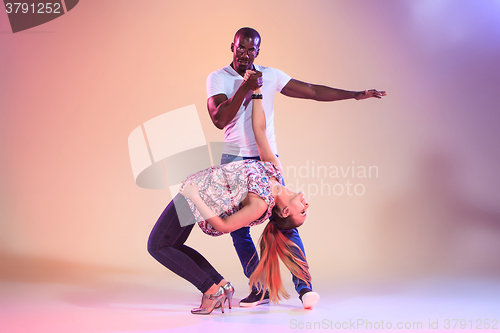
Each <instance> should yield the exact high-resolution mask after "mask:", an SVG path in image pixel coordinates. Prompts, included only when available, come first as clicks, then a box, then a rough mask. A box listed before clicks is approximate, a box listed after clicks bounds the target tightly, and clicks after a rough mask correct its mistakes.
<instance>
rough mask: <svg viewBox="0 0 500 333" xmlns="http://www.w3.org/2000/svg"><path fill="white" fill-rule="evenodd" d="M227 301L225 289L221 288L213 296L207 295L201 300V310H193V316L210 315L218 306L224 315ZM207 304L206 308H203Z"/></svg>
mask: <svg viewBox="0 0 500 333" xmlns="http://www.w3.org/2000/svg"><path fill="white" fill-rule="evenodd" d="M225 299H226V294H225V293H224V288H222V287H219V290H217V292H216V293H215V294H213V295H205V294H203V297H202V298H201V305H200V307H199V308H196V309H193V310H191V313H192V314H201V315H208V314H211V313H212V311H213V310H214V309H215V308H216V307H217V306H218V305H220V306H221V309H222V313H224V300H225ZM203 303H205V306H203Z"/></svg>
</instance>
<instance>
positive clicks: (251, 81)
mask: <svg viewBox="0 0 500 333" xmlns="http://www.w3.org/2000/svg"><path fill="white" fill-rule="evenodd" d="M243 81H244V82H245V84H246V85H247V87H248V88H249V89H250V90H257V89H259V88H260V87H262V72H259V71H251V70H247V71H246V73H245V76H244V77H243Z"/></svg>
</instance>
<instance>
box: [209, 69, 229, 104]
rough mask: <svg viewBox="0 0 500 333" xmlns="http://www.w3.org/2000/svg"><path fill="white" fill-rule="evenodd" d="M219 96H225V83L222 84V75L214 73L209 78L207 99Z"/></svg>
mask: <svg viewBox="0 0 500 333" xmlns="http://www.w3.org/2000/svg"><path fill="white" fill-rule="evenodd" d="M219 94H225V92H224V83H223V82H222V78H221V77H220V75H217V73H216V72H213V73H211V74H210V75H209V76H208V77H207V98H210V97H212V96H215V95H219Z"/></svg>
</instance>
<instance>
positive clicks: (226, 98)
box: [207, 28, 385, 308]
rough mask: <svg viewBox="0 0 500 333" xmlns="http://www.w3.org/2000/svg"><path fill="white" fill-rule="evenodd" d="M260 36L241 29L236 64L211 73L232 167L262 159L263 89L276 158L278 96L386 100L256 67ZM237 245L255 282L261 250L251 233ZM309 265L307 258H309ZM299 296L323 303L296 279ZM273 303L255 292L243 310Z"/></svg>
mask: <svg viewBox="0 0 500 333" xmlns="http://www.w3.org/2000/svg"><path fill="white" fill-rule="evenodd" d="M260 41H261V38H260V35H259V33H258V32H257V31H256V30H254V29H252V28H241V29H240V30H238V31H237V32H236V34H235V36H234V41H233V43H231V52H233V61H232V63H231V64H230V65H229V66H226V67H224V68H221V69H219V70H217V71H215V72H213V73H211V74H210V75H209V76H208V78H207V94H208V100H207V107H208V111H209V113H210V117H211V119H212V121H213V123H214V125H215V126H216V127H217V128H219V129H224V133H225V143H226V144H225V145H224V151H223V155H222V160H221V163H222V164H224V163H229V162H232V161H236V160H241V159H248V158H252V159H258V156H259V152H258V150H257V145H256V143H255V137H254V134H253V131H252V123H251V115H252V104H251V101H252V92H253V90H255V89H257V88H259V87H261V90H262V95H263V96H264V98H263V105H264V111H265V113H266V121H267V136H268V139H269V142H270V145H271V149H272V150H273V152H274V154H277V153H278V151H277V147H276V141H275V135H274V109H273V101H274V92H275V91H279V92H281V93H282V94H283V95H285V96H289V97H295V98H303V99H313V100H317V101H337V100H343V99H350V98H354V99H356V100H360V99H366V98H370V97H375V98H382V96H385V92H384V91H382V92H379V91H377V90H375V89H372V90H365V91H347V90H341V89H335V88H330V87H327V86H321V85H315V84H309V83H305V82H301V81H298V80H295V79H292V78H291V77H290V76H288V75H287V74H285V73H283V72H282V71H280V70H278V69H275V68H270V67H263V66H259V65H254V60H255V58H257V56H258V55H259V52H260ZM247 69H250V70H254V71H255V73H254V74H252V75H250V76H249V78H248V79H247V80H245V81H244V80H243V76H244V75H245V72H246V70H247ZM282 233H283V234H284V235H285V236H286V237H287V238H289V239H290V240H291V241H292V242H294V243H295V244H296V245H297V246H299V247H300V248H301V250H302V252H303V253H305V251H304V246H303V245H302V240H301V239H300V236H299V234H298V232H297V230H296V229H292V230H283V231H282ZM231 236H232V237H233V244H234V247H235V249H236V252H237V253H238V257H239V258H240V261H241V264H242V266H243V271H244V273H245V276H246V277H250V275H251V274H252V272H253V271H254V269H255V267H256V266H257V264H258V257H257V255H256V250H255V245H254V243H253V241H252V238H251V237H250V232H249V228H248V227H245V228H242V229H239V230H236V231H234V232H232V233H231ZM304 260H305V258H304ZM293 282H294V285H295V290H296V291H297V293H298V294H299V298H300V300H301V301H302V304H303V306H304V308H312V307H314V305H316V302H317V301H318V300H319V295H318V294H317V293H315V292H313V291H312V290H311V289H310V286H308V285H307V284H306V283H305V282H304V281H302V280H299V279H298V278H297V277H295V276H294V277H293ZM264 303H269V297H268V295H267V293H266V295H264V298H263V299H262V294H259V293H257V290H255V289H253V290H252V292H251V293H250V295H249V296H248V297H246V298H244V299H242V300H241V302H240V306H255V305H259V304H264Z"/></svg>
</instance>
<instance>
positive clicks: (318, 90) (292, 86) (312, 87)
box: [281, 79, 386, 102]
mask: <svg viewBox="0 0 500 333" xmlns="http://www.w3.org/2000/svg"><path fill="white" fill-rule="evenodd" d="M281 93H282V94H283V95H285V96H288V97H294V98H304V99H313V100H316V101H323V102H333V101H340V100H343V99H350V98H354V99H356V100H360V99H366V98H370V97H375V98H382V96H385V95H386V92H385V91H378V90H376V89H371V90H364V91H349V90H342V89H336V88H331V87H327V86H321V85H317V84H310V83H306V82H302V81H299V80H295V79H291V80H290V81H289V82H288V83H287V84H286V86H285V87H284V88H283V89H282V90H281Z"/></svg>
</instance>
